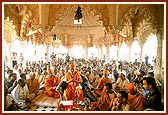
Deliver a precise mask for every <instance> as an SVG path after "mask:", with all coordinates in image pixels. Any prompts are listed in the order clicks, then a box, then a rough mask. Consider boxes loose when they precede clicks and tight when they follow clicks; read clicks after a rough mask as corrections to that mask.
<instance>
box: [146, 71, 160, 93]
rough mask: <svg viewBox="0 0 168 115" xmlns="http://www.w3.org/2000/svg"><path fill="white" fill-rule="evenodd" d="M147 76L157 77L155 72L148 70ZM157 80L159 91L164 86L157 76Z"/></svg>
mask: <svg viewBox="0 0 168 115" xmlns="http://www.w3.org/2000/svg"><path fill="white" fill-rule="evenodd" d="M147 76H148V77H153V78H155V77H154V76H155V74H154V72H148V74H147ZM155 81H156V86H157V88H158V89H159V91H161V88H162V84H161V82H160V81H159V80H158V79H156V78H155Z"/></svg>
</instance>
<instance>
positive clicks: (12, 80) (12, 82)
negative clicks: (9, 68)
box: [7, 73, 17, 93]
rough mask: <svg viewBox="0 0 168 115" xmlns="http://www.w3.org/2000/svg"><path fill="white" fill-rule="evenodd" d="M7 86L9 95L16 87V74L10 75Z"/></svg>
mask: <svg viewBox="0 0 168 115" xmlns="http://www.w3.org/2000/svg"><path fill="white" fill-rule="evenodd" d="M7 86H8V93H11V91H12V90H13V89H14V88H15V87H16V86H17V74H16V73H12V74H10V76H9V80H8V81H7Z"/></svg>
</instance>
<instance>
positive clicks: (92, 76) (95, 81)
mask: <svg viewBox="0 0 168 115" xmlns="http://www.w3.org/2000/svg"><path fill="white" fill-rule="evenodd" d="M96 72H97V71H96V70H95V69H93V70H92V72H91V74H90V76H89V83H90V84H91V85H92V86H93V88H94V89H95V88H96V87H97V85H98V81H99V79H100V77H99V75H98V74H97V73H96Z"/></svg>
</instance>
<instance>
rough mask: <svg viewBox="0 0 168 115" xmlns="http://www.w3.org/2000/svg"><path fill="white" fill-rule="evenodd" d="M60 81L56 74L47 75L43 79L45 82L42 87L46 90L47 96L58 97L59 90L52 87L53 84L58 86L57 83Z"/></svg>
mask: <svg viewBox="0 0 168 115" xmlns="http://www.w3.org/2000/svg"><path fill="white" fill-rule="evenodd" d="M60 82H61V79H60V78H59V77H57V76H53V77H50V76H47V77H46V79H45V83H44V88H45V91H46V94H47V96H49V97H54V98H59V97H60V94H59V92H57V91H55V89H53V87H54V86H58V84H59V83H60Z"/></svg>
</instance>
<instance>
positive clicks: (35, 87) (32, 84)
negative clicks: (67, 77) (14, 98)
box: [26, 79, 40, 95]
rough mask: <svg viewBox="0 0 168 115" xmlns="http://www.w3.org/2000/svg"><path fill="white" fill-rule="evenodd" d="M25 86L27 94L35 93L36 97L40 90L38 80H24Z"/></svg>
mask: <svg viewBox="0 0 168 115" xmlns="http://www.w3.org/2000/svg"><path fill="white" fill-rule="evenodd" d="M26 84H27V86H28V89H29V93H30V94H31V93H35V94H36V95H37V93H38V92H39V88H40V83H39V82H38V79H34V80H33V81H32V79H27V80H26Z"/></svg>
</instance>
